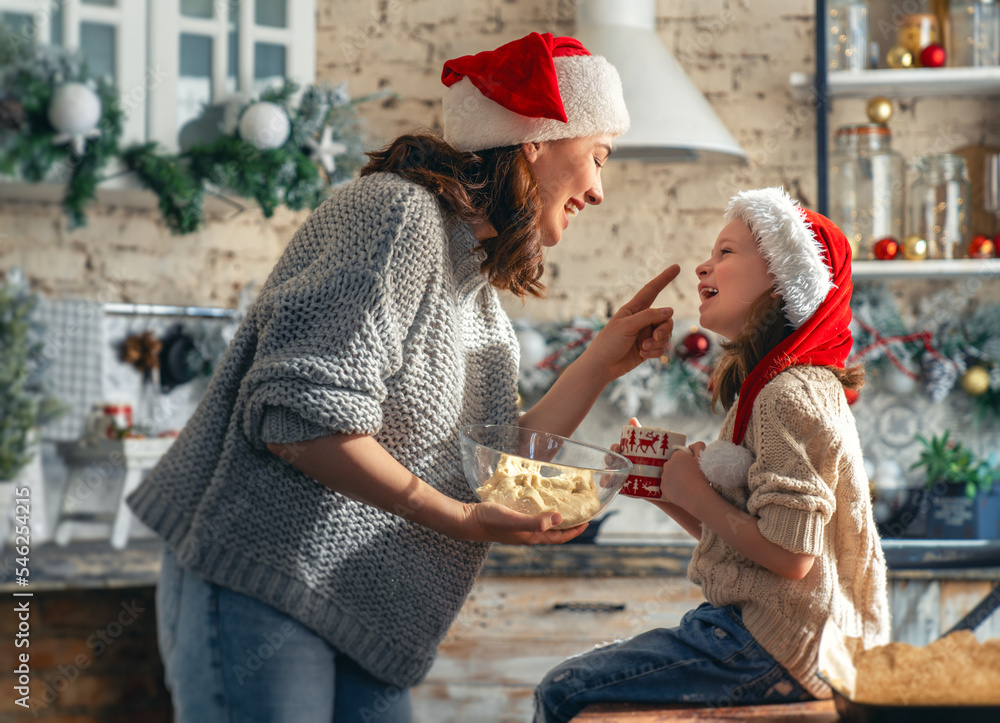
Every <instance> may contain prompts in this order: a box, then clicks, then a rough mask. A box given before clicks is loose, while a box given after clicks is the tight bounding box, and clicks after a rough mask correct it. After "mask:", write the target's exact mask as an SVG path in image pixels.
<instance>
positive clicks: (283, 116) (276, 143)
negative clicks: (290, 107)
mask: <svg viewBox="0 0 1000 723" xmlns="http://www.w3.org/2000/svg"><path fill="white" fill-rule="evenodd" d="M291 132H292V124H291V121H289V120H288V114H287V113H286V112H285V109H284V108H282V107H281V106H280V105H278V104H277V103H267V102H264V103H254V104H253V105H252V106H250V107H249V108H247V109H246V111H245V112H244V113H243V117H242V118H240V137H241V138H242V139H243V140H245V141H246V142H247V143H249V144H250V145H252V146H253V147H254V148H256V149H257V150H259V151H267V150H272V149H274V148H281V147H282V146H283V145H285V141H287V140H288V136H289V135H290V134H291Z"/></svg>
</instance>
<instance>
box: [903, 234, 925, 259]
mask: <svg viewBox="0 0 1000 723" xmlns="http://www.w3.org/2000/svg"><path fill="white" fill-rule="evenodd" d="M903 257H904V258H907V259H909V260H910V261H923V260H924V259H926V258H927V242H926V241H924V240H923V239H922V238H920V237H919V236H907V237H906V238H905V239H903Z"/></svg>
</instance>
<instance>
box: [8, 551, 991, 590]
mask: <svg viewBox="0 0 1000 723" xmlns="http://www.w3.org/2000/svg"><path fill="white" fill-rule="evenodd" d="M882 546H883V549H884V550H885V555H886V560H887V562H888V565H889V577H890V579H894V580H931V579H934V580H953V581H957V580H969V581H972V580H978V581H1000V540H885V541H883V543H882ZM161 549H162V548H161V546H160V543H159V541H158V540H156V539H136V540H131V541H130V542H129V544H128V547H126V548H125V549H122V550H116V549H114V548H112V547H111V546H110V545H109V544H108V543H107V542H106V541H92V542H90V541H88V542H74V543H72V544H71V545H68V546H66V547H60V546H58V545H53V544H46V545H41V546H38V547H36V548H32V550H31V552H30V555H29V565H28V569H29V570H30V576H29V580H30V586H29V588H28V589H30V590H32V591H40V590H65V589H75V588H119V587H138V586H147V585H148V586H152V585H155V584H156V578H157V575H158V574H159V569H160V550H161ZM693 549H694V540H693V539H692V540H678V541H676V542H672V543H665V544H656V545H604V544H598V545H592V544H590V545H580V544H566V545H558V546H543V545H540V546H536V547H520V546H513V545H494V546H493V549H492V550H491V551H490V555H489V557H488V558H487V560H486V563H485V565H484V566H483V571H482V575H483V576H488V577H504V576H508V577H509V576H524V577H684V576H685V575H686V573H687V563H688V560H689V559H690V557H691V552H692V550H693ZM14 558H15V555H14V551H13V550H12V549H11V548H10V547H7V548H5V549H4V550H3V553H2V555H0V591H3V592H16V591H17V590H23V588H20V587H18V586H17V585H16V584H15V581H14V574H13V573H14Z"/></svg>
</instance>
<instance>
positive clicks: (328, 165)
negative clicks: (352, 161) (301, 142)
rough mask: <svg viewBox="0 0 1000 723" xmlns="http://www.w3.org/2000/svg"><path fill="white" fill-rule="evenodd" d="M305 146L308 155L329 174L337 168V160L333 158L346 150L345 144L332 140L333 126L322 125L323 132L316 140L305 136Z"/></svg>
mask: <svg viewBox="0 0 1000 723" xmlns="http://www.w3.org/2000/svg"><path fill="white" fill-rule="evenodd" d="M306 146H307V147H308V148H309V157H310V158H311V159H312V160H313V161H315V162H316V163H319V164H322V166H323V168H324V169H325V170H326V173H327V175H329V176H332V175H333V172H334V171H335V170H337V162H336V161H335V160H334V159H335V158H336V157H337V156H339V155H340V154H342V153H346V152H347V146H346V145H344V144H343V143H341V142H340V141H335V140H333V126H323V134H322V135H321V136H320V137H319V139H318V140H317V139H316V138H306Z"/></svg>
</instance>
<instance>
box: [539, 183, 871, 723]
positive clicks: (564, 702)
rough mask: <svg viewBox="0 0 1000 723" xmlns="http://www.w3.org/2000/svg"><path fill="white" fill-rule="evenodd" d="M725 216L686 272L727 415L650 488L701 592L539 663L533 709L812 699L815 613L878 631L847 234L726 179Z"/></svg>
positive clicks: (565, 714) (776, 195) (815, 692)
mask: <svg viewBox="0 0 1000 723" xmlns="http://www.w3.org/2000/svg"><path fill="white" fill-rule="evenodd" d="M726 221H727V225H726V227H725V228H724V229H723V230H722V233H720V234H719V237H718V239H717V240H716V242H715V247H714V249H713V250H712V256H711V258H710V259H709V260H708V261H706V262H704V263H703V264H701V265H700V266H698V268H697V269H696V272H697V274H698V279H699V282H700V283H699V284H698V291H699V294H700V297H701V299H702V304H701V307H700V309H699V311H700V314H701V325H702V326H704V327H705V328H708V329H711V330H713V331H715V332H718V333H719V334H721V335H722V336H724V337H726V338H728V339H729V340H730V341H729V342H728V343H727V344H726V345H725V347H724V348H725V353H724V355H723V358H722V359H721V361H720V362H719V364H718V365H717V367H716V368H715V371H714V373H713V402H714V401H716V400H721V401H722V404H723V406H724V407H725V408H726V409H728V414H727V415H726V419H725V422H724V424H723V427H722V432H721V434H720V441H717V442H713V443H712V444H711V445H709V446H708V447H707V448H706V447H705V445H704V444H701V443H699V444H696V445H692V447H691V451H690V453H688V452H683V453H677V454H674V455H672V456H671V458H670V460H669V461H668V462H667V464H666V465H665V467H664V470H663V479H662V498H661V499H660V500H658V501H656V504H657V505H658V506H659V507H661V508H662V509H663V510H664V511H665V512H667V513H668V514H669V515H671V516H672V517H673V518H674V519H676V520H677V521H678V522H679V523H680V524H681V525H682V526H683V527H684V528H685V529H686V530H687V531H688V532H690V533H691V534H692V535H693V536H694V537H696V538H697V539H698V540H699V542H698V545H697V547H696V548H695V552H694V555H693V557H692V559H691V563H690V565H689V567H688V577H689V578H690V579H691V581H692V582H695V583H697V584H698V585H700V586H701V588H702V591H703V592H704V595H705V598H706V599H707V600H708V602H707V603H703V604H702V605H701V606H700V607H698V608H697V609H695V610H692V611H691V612H689V613H688V614H687V615H685V616H684V618H683V620H682V621H681V624H680V626H679V627H677V628H674V629H671V630H665V629H658V630H651V631H649V632H646V633H643V634H641V635H638V636H636V637H634V638H632V639H630V640H626V641H623V642H616V643H613V644H611V645H608V646H605V647H602V648H599V649H597V650H594V651H592V652H590V653H588V654H585V655H582V656H579V657H576V658H570V659H569V660H567V661H565V662H564V663H562V664H561V665H560V666H558V667H556V668H555V669H554V670H553V671H551V672H550V673H549V674H548V676H546V678H545V680H544V681H543V682H542V684H541V686H540V687H539V689H538V692H537V695H536V704H537V713H536V715H537V717H536V720H537V721H546V722H548V721H566V720H569V719H570V718H572V717H573V716H574V715H576V714H577V713H578V712H579V711H580V710H582V709H583V708H584V707H585V706H586V705H587V704H588V703H592V702H598V701H603V702H609V701H630V702H636V703H672V702H689V703H695V704H705V705H733V704H750V703H764V702H783V701H793V700H803V699H808V698H812V697H815V698H825V697H829V695H830V691H829V688H828V687H827V686H826V685H825V684H824V683H823V682H822V681H821V680H820V679H819V678H818V677H817V675H816V665H817V652H818V646H819V639H820V634H821V632H822V630H823V626H824V624H825V623H826V620H827V618H828V617H832V618H833V620H834V621H835V622H836V623H837V625H838V626H839V627H840V629H841V630H842V631H844V633H845V634H846V635H849V636H852V637H859V638H861V639H862V640H863V642H864V645H865V647H871V646H873V645H879V644H884V643H886V642H888V636H889V612H888V603H887V595H886V582H885V558H884V557H883V554H882V549H881V546H880V543H879V539H878V536H877V533H876V531H875V524H874V521H873V518H872V509H871V503H870V500H869V497H868V481H867V479H866V477H865V473H864V467H863V464H862V456H861V447H860V443H859V441H858V434H857V430H856V429H855V425H854V418H853V416H852V415H851V412H850V410H849V409H848V402H849V401H851V400H852V399H853V398H855V397H856V395H857V389H858V388H860V386H861V385H862V383H863V376H864V372H863V370H862V369H860V368H859V367H852V368H850V369H845V368H844V361H845V360H846V359H847V356H848V353H849V351H850V348H851V341H852V340H851V333H850V330H849V328H848V327H849V324H850V321H851V309H850V305H849V304H850V300H851V288H852V287H851V250H850V246H849V245H848V243H847V239H846V238H845V237H844V234H843V233H841V231H840V229H838V228H837V227H836V226H835V225H834V224H833V223H831V222H830V221H829V220H828V219H826V218H824V217H823V216H820V215H819V214H816V213H813V212H811V211H808V210H805V209H802V208H799V207H798V206H797V205H796V204H795V203H794V202H793V201H792V200H791V199H790V198H789V197H788V195H787V194H786V193H785V192H784V191H783V190H782V189H780V188H766V189H761V190H756V191H746V192H743V193H740V194H738V195H737V196H736V197H734V198H733V199H732V201H731V202H730V204H729V207H728V209H727V210H726ZM737 393H738V399H737ZM729 440H731V441H729ZM737 445H738V446H737Z"/></svg>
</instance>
